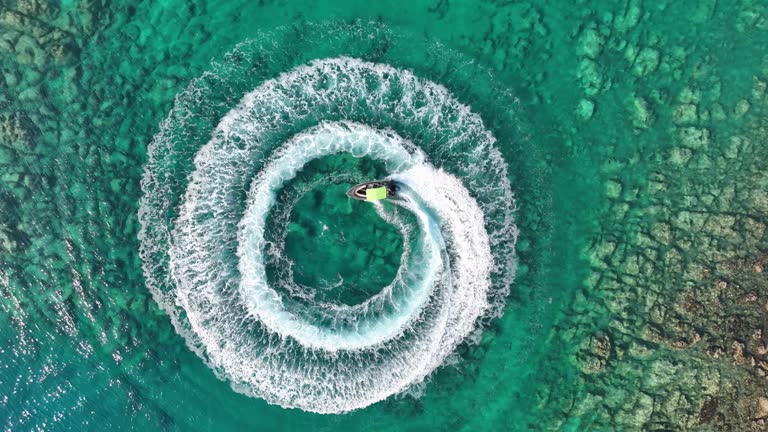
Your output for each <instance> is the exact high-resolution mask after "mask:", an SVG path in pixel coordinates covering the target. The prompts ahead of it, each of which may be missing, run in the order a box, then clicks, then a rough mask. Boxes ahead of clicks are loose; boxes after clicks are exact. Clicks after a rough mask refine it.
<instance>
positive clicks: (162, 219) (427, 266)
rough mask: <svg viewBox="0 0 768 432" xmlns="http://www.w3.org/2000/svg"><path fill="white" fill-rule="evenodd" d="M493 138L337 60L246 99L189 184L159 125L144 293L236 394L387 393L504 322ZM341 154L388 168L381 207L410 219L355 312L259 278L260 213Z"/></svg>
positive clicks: (507, 214) (202, 152)
mask: <svg viewBox="0 0 768 432" xmlns="http://www.w3.org/2000/svg"><path fill="white" fill-rule="evenodd" d="M194 86H195V83H193V85H191V86H190V89H188V90H187V92H186V93H185V94H184V95H183V96H185V97H187V98H189V99H192V100H194V97H195V88H194ZM179 105H182V106H183V104H181V103H180V104H179ZM176 109H182V108H176ZM172 114H173V113H172ZM185 121H186V120H185ZM181 123H182V124H181V126H182V128H183V126H184V121H182V122H181ZM403 134H405V135H403ZM493 143H494V138H493V136H492V135H491V134H490V133H489V132H488V131H487V130H486V129H485V128H484V126H483V124H482V121H481V120H480V118H479V117H478V116H477V115H475V114H473V113H472V112H471V111H470V110H469V108H468V107H466V106H464V105H462V104H460V103H459V102H457V101H456V100H455V99H454V98H453V97H451V96H450V94H449V93H448V91H447V90H446V89H445V88H443V87H441V86H439V85H436V84H434V83H431V82H428V81H424V80H421V79H419V78H417V77H415V76H414V75H413V74H411V73H409V72H407V71H402V70H397V69H394V68H391V67H389V66H385V65H379V64H373V63H366V62H363V61H359V60H354V59H348V58H340V59H330V60H323V61H317V62H314V63H312V64H311V65H308V66H303V67H300V68H297V69H296V70H294V71H292V72H290V73H287V74H284V75H282V76H280V77H278V78H276V79H274V80H270V81H267V82H265V83H263V84H262V85H260V86H259V87H258V88H256V89H255V90H254V91H252V92H251V93H249V94H247V95H246V96H245V97H244V98H243V99H242V101H241V102H240V104H239V105H238V106H237V107H235V108H234V109H232V110H231V111H230V112H229V113H228V114H227V115H226V116H225V117H224V118H223V119H222V120H221V122H220V124H219V125H218V127H217V128H216V130H215V131H214V133H213V136H212V138H211V140H210V141H209V142H208V143H206V144H205V145H203V146H201V147H200V148H199V149H198V150H197V151H196V154H195V156H194V165H191V166H190V168H189V172H188V173H187V175H186V176H185V177H184V178H183V179H179V178H177V176H171V174H173V173H177V172H178V163H177V162H178V160H177V159H176V158H178V157H179V155H180V154H184V153H185V152H186V153H188V149H187V148H185V145H188V144H187V143H185V142H184V139H183V134H181V135H180V134H179V133H178V130H174V129H173V128H172V127H171V125H169V124H166V125H164V129H163V131H161V133H160V134H159V135H158V136H157V137H156V139H155V141H154V142H153V144H152V146H151V148H150V158H149V162H148V164H147V169H146V172H145V176H144V179H143V181H142V187H143V189H144V192H145V196H144V198H143V200H142V206H141V210H140V215H139V216H140V221H141V223H142V232H141V235H140V239H141V256H142V259H143V261H144V270H145V275H146V278H147V282H148V285H149V287H150V289H151V290H152V292H153V294H154V296H155V299H156V300H157V301H158V303H159V304H160V305H161V307H163V308H164V309H165V310H166V311H167V312H168V313H169V314H170V316H171V318H172V320H173V322H174V325H175V326H176V328H177V330H178V331H179V332H180V333H181V334H182V335H183V336H184V337H185V338H186V339H187V341H188V343H189V345H190V347H191V348H192V349H194V350H195V351H196V352H197V353H198V354H199V355H200V356H201V358H203V359H204V360H205V361H206V362H207V363H208V364H209V365H210V366H211V367H212V368H213V369H214V371H216V373H217V374H218V375H219V376H220V377H222V378H224V379H228V380H230V381H231V382H232V385H233V388H235V389H236V390H238V391H242V392H244V393H247V394H249V395H253V396H256V397H260V398H263V399H265V400H267V401H268V402H270V403H275V404H279V405H282V406H285V407H296V408H301V409H304V410H307V411H314V412H320V413H335V412H344V411H349V410H353V409H357V408H362V407H365V406H368V405H370V404H372V403H374V402H377V401H380V400H383V399H385V398H386V397H388V396H390V395H392V394H395V393H398V392H400V391H403V390H404V389H406V388H408V387H409V386H411V385H413V384H417V383H419V382H421V381H422V380H424V378H425V377H427V376H428V375H429V374H430V373H431V372H432V371H433V370H434V369H435V368H437V367H438V366H440V364H442V362H443V361H444V359H445V358H446V356H448V355H449V354H450V353H451V352H452V351H453V350H454V349H455V348H456V346H457V345H458V344H459V343H461V342H462V341H463V340H464V339H465V338H466V336H467V335H468V334H469V333H470V332H472V331H473V330H475V329H476V327H477V325H478V324H479V323H480V322H481V321H482V319H486V318H489V317H492V316H495V315H498V314H499V313H500V311H501V308H502V306H503V301H504V298H505V296H506V295H507V293H508V292H509V286H510V284H511V282H512V278H513V276H514V258H513V255H514V254H513V248H514V243H515V240H516V237H517V230H516V228H515V226H514V224H513V219H512V214H513V212H514V200H513V198H512V192H511V188H510V185H509V182H508V180H507V175H506V164H505V163H504V161H503V160H502V158H501V157H500V155H499V154H498V152H497V151H496V150H495V149H494V147H493ZM337 153H351V154H352V155H354V156H355V157H368V158H372V159H376V160H379V161H381V162H383V163H384V164H385V166H386V168H387V170H388V171H389V172H390V174H391V175H390V177H391V178H393V179H394V180H396V181H397V182H398V183H399V184H400V185H401V186H402V190H401V192H400V194H399V195H400V198H399V199H398V200H394V201H392V203H393V204H396V205H398V206H400V207H402V208H403V209H406V210H407V211H410V212H411V213H413V214H414V215H415V216H416V220H417V222H418V223H417V225H418V226H417V229H416V231H415V232H414V233H413V235H416V236H417V237H416V240H417V241H416V242H415V245H416V246H415V247H414V248H412V249H409V248H406V251H405V254H404V255H403V257H402V259H401V267H400V269H399V270H398V272H397V275H396V277H395V279H394V280H393V281H392V283H391V284H389V285H388V286H386V287H383V288H382V289H381V291H379V292H378V294H376V295H374V296H372V297H371V298H370V299H368V300H366V301H365V302H363V303H361V304H357V305H343V304H322V303H319V302H318V303H309V304H305V303H298V302H296V301H293V300H292V299H291V298H289V297H288V296H285V295H284V294H281V293H280V292H279V291H276V290H275V289H273V287H271V286H270V284H269V282H268V279H267V272H266V267H265V263H266V260H267V257H266V255H265V254H266V253H267V252H266V251H267V249H268V245H267V241H266V240H265V236H264V234H265V229H266V226H267V223H266V221H267V217H268V214H269V212H270V210H271V208H272V207H273V206H274V204H275V199H276V195H277V193H278V192H279V191H280V190H281V189H282V188H283V186H284V185H285V184H286V183H287V182H288V181H290V180H291V179H292V178H294V177H295V175H296V173H297V172H298V171H299V170H301V169H302V167H304V166H305V165H306V164H307V163H309V162H310V161H312V160H314V159H317V158H320V157H323V156H327V155H331V154H337ZM246 190H247V191H248V192H247V193H244V192H243V191H246ZM174 203H177V204H174ZM386 205H390V204H389V203H387V204H386ZM378 210H379V213H380V215H382V216H383V217H385V219H386V220H387V221H390V222H393V223H397V222H396V218H390V216H389V215H388V213H387V211H386V209H384V208H383V207H381V208H379V209H378ZM401 232H404V233H405V234H408V233H409V232H410V231H408V230H407V229H405V228H402V229H401ZM408 235H410V234H408Z"/></svg>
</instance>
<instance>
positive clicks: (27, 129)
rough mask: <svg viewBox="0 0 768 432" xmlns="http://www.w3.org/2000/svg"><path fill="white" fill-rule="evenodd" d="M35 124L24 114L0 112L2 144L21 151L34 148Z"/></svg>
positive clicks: (26, 151)
mask: <svg viewBox="0 0 768 432" xmlns="http://www.w3.org/2000/svg"><path fill="white" fill-rule="evenodd" d="M32 129H33V125H32V123H31V122H30V121H29V119H27V118H26V116H24V115H23V114H19V113H6V114H2V113H0V146H2V147H7V148H9V149H13V150H15V151H18V152H21V153H29V152H31V151H33V150H34V147H35V146H34V140H33V135H32Z"/></svg>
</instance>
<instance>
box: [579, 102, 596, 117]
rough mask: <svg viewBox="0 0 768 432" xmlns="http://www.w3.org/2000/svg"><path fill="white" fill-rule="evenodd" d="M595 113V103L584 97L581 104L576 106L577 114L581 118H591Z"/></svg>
mask: <svg viewBox="0 0 768 432" xmlns="http://www.w3.org/2000/svg"><path fill="white" fill-rule="evenodd" d="M594 114H595V103H594V102H592V101H591V100H589V99H582V100H580V101H579V106H578V107H576V115H577V116H578V117H579V118H580V119H581V120H584V121H586V120H589V119H591V118H592V116H593V115H594Z"/></svg>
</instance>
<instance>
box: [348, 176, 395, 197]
mask: <svg viewBox="0 0 768 432" xmlns="http://www.w3.org/2000/svg"><path fill="white" fill-rule="evenodd" d="M395 192H397V184H395V182H394V181H392V180H388V181H378V180H377V181H372V182H367V183H360V184H359V185H356V186H354V187H352V188H351V189H350V190H348V191H347V195H348V196H349V197H350V198H354V199H356V200H360V201H381V200H384V199H387V198H391V197H393V196H394V195H395Z"/></svg>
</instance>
